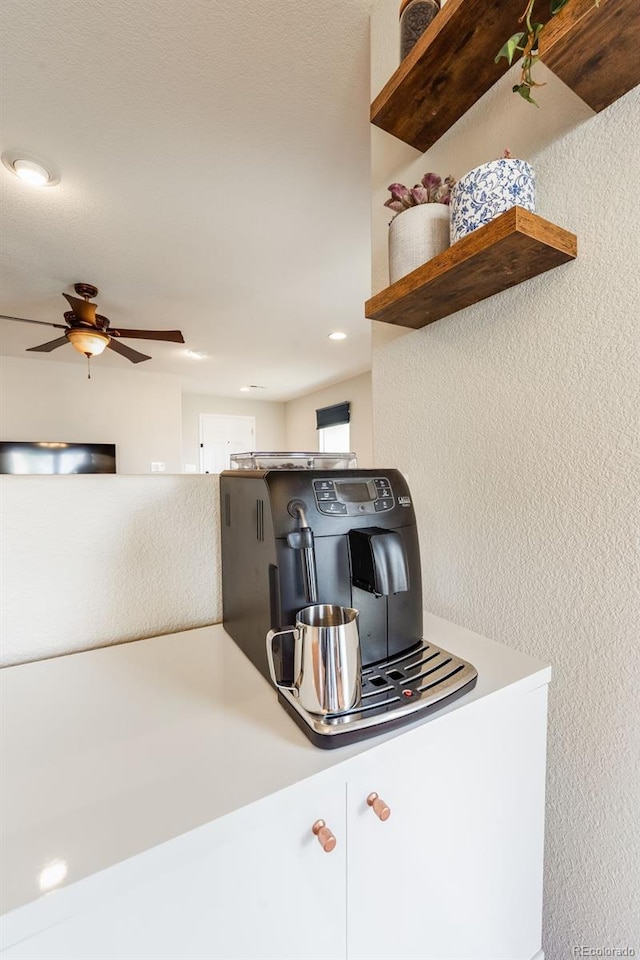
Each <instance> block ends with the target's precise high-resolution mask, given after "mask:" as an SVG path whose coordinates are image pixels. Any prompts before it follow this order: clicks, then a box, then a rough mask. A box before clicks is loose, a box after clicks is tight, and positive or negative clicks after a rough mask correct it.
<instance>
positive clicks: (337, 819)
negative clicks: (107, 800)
mask: <svg viewBox="0 0 640 960" xmlns="http://www.w3.org/2000/svg"><path fill="white" fill-rule="evenodd" d="M545 731H546V686H540V687H538V688H537V689H534V690H531V691H529V692H528V693H526V694H524V695H518V694H517V693H513V692H510V693H509V695H506V696H504V695H503V696H495V697H493V698H491V697H490V698H485V699H483V700H481V701H477V702H475V703H472V704H470V705H469V706H468V707H467V708H466V709H460V710H454V711H452V712H451V713H450V714H449V715H447V716H446V717H442V718H441V719H440V720H439V721H438V722H437V723H426V724H422V725H419V726H417V727H413V728H408V729H407V730H406V731H405V732H404V733H403V734H401V735H399V736H397V737H395V738H394V739H392V740H389V741H386V742H384V743H381V744H379V745H377V746H373V747H372V749H370V750H369V751H366V752H364V753H361V754H360V755H358V756H355V757H353V758H351V759H349V760H347V761H345V762H344V763H342V764H338V765H337V766H335V767H332V768H330V769H329V770H326V771H324V772H322V773H319V774H316V775H315V776H312V777H311V778H309V779H307V780H303V781H301V782H300V783H298V784H296V785H294V786H291V787H288V788H287V789H285V790H282V791H280V792H278V793H275V794H273V795H271V796H269V797H267V798H265V799H263V800H260V801H258V802H256V803H253V804H250V805H249V806H247V807H244V808H242V809H241V810H239V811H237V812H236V813H233V814H230V815H228V816H225V817H222V818H220V819H218V820H216V821H214V822H213V823H211V824H209V825H207V826H205V827H201V828H199V829H197V830H193V831H191V832H190V833H187V834H185V835H184V836H181V837H178V838H176V839H175V840H172V841H169V842H168V843H165V844H162V845H161V846H158V847H155V848H153V849H152V850H149V851H147V852H146V853H143V854H140V855H139V856H137V857H134V858H133V859H131V860H128V861H125V862H123V863H120V864H117V865H116V866H114V867H111V868H109V869H108V870H105V871H103V872H102V873H101V874H98V875H96V876H94V877H89V878H88V879H87V880H84V881H81V882H79V883H76V884H73V885H72V886H70V887H68V888H67V889H63V890H60V891H58V892H57V893H55V894H54V895H53V896H54V897H57V898H59V902H60V904H61V908H62V913H61V914H60V918H59V919H58V921H57V922H55V923H53V924H51V925H49V926H48V927H47V928H46V929H44V930H41V932H39V933H37V934H36V935H35V936H32V937H30V938H28V939H23V940H22V941H21V942H19V943H15V944H14V945H13V946H11V947H9V949H8V950H7V951H6V952H5V953H4V954H3V956H4V957H5V958H7V960H8V958H12V960H18V958H21V960H45V958H46V960H54V958H55V960H117V958H122V960H125V958H126V960H134V958H145V960H163V958H165V960H169V958H171V960H192V958H194V960H195V958H208V960H221V958H224V960H287V958H291V960H294V958H295V960H339V958H342V960H344V958H348V960H396V958H399V957H412V958H414V960H531V958H532V957H533V956H534V955H535V954H536V953H537V951H538V950H539V949H540V923H541V910H542V856H543V816H544V814H543V811H544V771H545ZM239 762H241V761H240V760H239ZM264 762H265V763H268V762H269V758H268V757H267V756H265V758H264ZM372 791H376V792H377V793H378V794H379V795H380V797H381V798H382V799H383V800H384V801H386V803H387V804H388V805H389V807H390V808H391V816H390V818H389V819H388V820H386V821H384V822H381V821H380V820H379V819H378V818H377V817H376V816H375V814H374V812H373V810H372V809H371V808H370V807H369V806H368V805H367V796H368V795H369V794H370V793H371V792H372ZM319 818H322V819H324V820H325V821H326V823H327V826H328V827H329V828H330V829H331V830H332V832H333V833H334V834H335V837H336V839H337V845H336V847H335V849H334V850H333V851H332V852H331V853H330V854H327V853H324V852H323V851H322V849H321V847H320V845H319V844H318V841H317V839H316V838H315V837H314V836H313V834H312V832H311V826H312V824H313V823H314V821H316V820H317V819H319ZM92 885H93V886H92ZM87 891H89V895H88V894H87ZM37 907H38V904H37V903H36V904H33V905H31V906H30V907H27V908H25V909H26V910H31V909H36V908H37Z"/></svg>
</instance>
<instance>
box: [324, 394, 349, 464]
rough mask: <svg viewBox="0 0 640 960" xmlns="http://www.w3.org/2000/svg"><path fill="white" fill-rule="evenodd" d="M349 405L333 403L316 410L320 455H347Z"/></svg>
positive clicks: (347, 403)
mask: <svg viewBox="0 0 640 960" xmlns="http://www.w3.org/2000/svg"><path fill="white" fill-rule="evenodd" d="M350 419H351V404H350V403H349V402H348V401H347V402H346V403H334V404H333V406H331V407H321V408H320V409H319V410H316V426H317V430H318V450H319V452H320V453H349V452H350V451H351V434H350Z"/></svg>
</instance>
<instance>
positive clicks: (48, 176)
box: [2, 150, 60, 187]
mask: <svg viewBox="0 0 640 960" xmlns="http://www.w3.org/2000/svg"><path fill="white" fill-rule="evenodd" d="M2 162H3V164H4V166H5V167H6V168H7V170H9V172H10V173H12V174H13V175H14V176H15V177H19V179H20V180H23V181H24V182H25V183H28V184H30V185H31V186H32V187H53V186H55V184H56V183H60V177H59V176H57V174H55V173H52V171H51V166H50V165H49V164H46V165H45V163H44V162H43V161H42V160H41V159H40V158H39V157H35V156H33V154H30V153H25V152H24V151H17V150H5V152H4V153H3V154H2Z"/></svg>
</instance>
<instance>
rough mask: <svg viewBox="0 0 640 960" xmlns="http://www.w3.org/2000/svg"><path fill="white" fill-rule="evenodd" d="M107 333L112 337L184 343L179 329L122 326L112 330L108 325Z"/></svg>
mask: <svg viewBox="0 0 640 960" xmlns="http://www.w3.org/2000/svg"><path fill="white" fill-rule="evenodd" d="M109 333H110V335H111V336H112V337H132V338H137V339H138V340H170V341H171V342H172V343H184V337H183V336H182V333H181V331H180V330H123V329H122V327H118V328H117V330H113V329H112V328H111V327H109Z"/></svg>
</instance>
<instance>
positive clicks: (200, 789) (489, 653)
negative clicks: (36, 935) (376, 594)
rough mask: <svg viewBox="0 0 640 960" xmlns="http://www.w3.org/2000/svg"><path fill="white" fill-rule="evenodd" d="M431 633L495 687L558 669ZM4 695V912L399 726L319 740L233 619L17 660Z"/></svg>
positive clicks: (449, 629) (437, 625)
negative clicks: (327, 745)
mask: <svg viewBox="0 0 640 960" xmlns="http://www.w3.org/2000/svg"><path fill="white" fill-rule="evenodd" d="M425 638H426V639H427V640H431V641H433V642H434V643H435V644H437V645H439V646H443V647H444V648H445V649H446V650H449V651H451V652H452V653H455V654H458V655H459V656H460V657H463V658H464V659H466V660H468V661H470V662H471V663H472V664H473V665H474V666H475V667H476V668H477V670H478V682H477V684H476V686H475V688H474V689H473V690H471V691H470V692H469V693H468V694H466V695H464V696H463V697H461V698H460V699H459V700H456V701H454V702H453V703H450V704H448V705H445V706H443V707H442V708H441V709H439V710H437V711H435V712H433V713H431V714H429V715H428V716H426V717H423V718H422V719H421V720H417V721H415V723H414V724H411V725H410V726H407V727H405V728H403V729H404V730H409V729H411V728H412V727H413V726H415V724H416V723H437V722H438V721H439V719H440V718H442V717H443V716H445V715H446V714H448V713H451V712H452V711H458V710H464V709H465V708H466V707H468V705H469V704H471V703H473V702H474V701H477V700H479V699H481V698H483V697H487V696H493V695H499V694H501V692H504V693H505V694H508V693H510V692H514V691H515V690H517V689H519V690H520V691H521V692H525V691H526V690H528V689H534V688H535V687H537V686H540V685H541V684H543V683H547V682H548V681H549V679H550V674H551V671H550V668H549V667H547V666H545V665H544V664H543V663H541V662H539V661H537V660H533V659H531V658H530V657H527V656H525V655H523V654H521V653H518V652H517V651H515V650H511V649H509V648H507V647H503V646H500V645H499V644H496V643H494V642H493V641H491V640H487V639H486V638H484V637H481V636H479V635H478V634H475V633H472V632H470V631H468V630H464V629H463V628H461V627H457V626H454V625H453V624H450V623H448V622H447V621H445V620H441V619H440V618H438V617H434V616H431V615H426V616H425ZM0 690H1V694H2V724H1V736H2V792H3V799H4V803H3V810H2V822H1V841H0V843H1V851H2V857H1V858H0V859H1V861H2V862H1V870H2V874H1V880H0V887H1V891H2V901H1V904H0V912H2V913H4V912H6V911H9V910H13V909H14V908H16V907H19V906H21V905H23V904H26V903H30V902H32V901H34V900H36V899H37V898H38V897H40V896H42V894H41V891H40V888H39V880H38V878H39V876H40V872H41V871H42V869H43V867H45V866H46V865H47V864H48V863H50V862H51V861H56V860H61V861H64V862H65V863H66V864H67V867H68V872H67V875H66V879H65V881H64V882H65V884H69V883H72V882H74V881H76V880H79V879H81V878H83V877H86V876H89V875H90V874H93V873H96V872H97V871H99V870H102V869H104V868H105V867H108V866H111V865H112V864H114V863H118V862H119V861H121V860H124V859H125V858H127V857H131V856H134V855H136V854H138V853H141V852H142V851H144V850H147V849H149V848H150V847H153V846H156V845H157V844H159V843H162V842H163V841H165V840H169V839H171V838H172V837H175V836H178V835H179V834H182V833H185V832H187V831H188V830H192V829H194V828H195V827H198V826H201V825H202V824H204V823H207V822H209V821H211V820H214V819H216V818H218V817H220V816H223V815H225V814H227V813H230V812H231V811H233V810H237V809H239V808H240V807H243V806H245V805H247V804H249V803H252V802H254V801H256V800H259V799H261V798H262V797H265V796H267V795H269V794H271V793H275V792H276V791H278V790H281V789H283V788H285V787H287V786H289V785H291V784H292V783H295V782H297V781H299V780H303V779H305V778H306V777H309V776H312V775H314V774H316V773H319V772H320V771H322V770H324V769H326V768H328V767H333V766H335V765H337V764H339V763H341V762H343V761H344V760H346V759H349V758H350V757H352V756H354V755H356V754H359V753H363V752H365V751H367V750H370V749H372V748H373V747H375V745H376V744H378V743H380V742H381V740H382V739H391V738H393V737H397V736H402V733H403V729H399V730H396V731H394V732H391V733H387V734H384V735H383V737H372V738H370V739H368V740H363V741H362V742H361V743H358V744H352V745H350V746H346V747H340V748H338V749H333V750H319V749H318V748H316V747H314V746H312V744H311V743H310V742H309V741H308V740H307V739H306V738H305V736H304V734H303V733H302V732H301V731H300V730H299V729H298V728H297V727H296V725H295V724H294V722H293V721H292V720H291V719H290V718H289V716H288V715H287V714H286V713H285V711H284V710H283V709H282V707H281V706H280V705H279V704H278V702H277V698H276V693H275V690H274V689H273V688H272V687H271V686H270V685H269V684H268V683H267V682H266V680H264V679H263V677H262V676H261V675H260V674H259V673H258V671H257V670H256V669H255V668H254V667H253V665H252V664H251V663H250V662H249V661H248V660H247V659H246V658H245V656H244V654H243V653H242V652H241V651H240V650H239V648H238V647H236V645H235V644H234V643H233V641H232V640H231V639H230V638H229V637H228V635H227V634H226V633H225V631H224V629H223V628H222V626H221V625H216V626H211V627H203V628H200V629H198V630H191V631H187V632H184V633H177V634H172V635H169V636H164V637H154V638H151V639H149V640H139V641H136V642H134V643H126V644H119V645H117V646H112V647H104V648H102V649H99V650H91V651H89V652H87V653H76V654H72V655H71V656H66V657H59V658H55V659H51V660H41V661H38V662H35V663H29V664H23V665H21V666H16V667H8V668H6V669H5V670H3V671H2V672H1V673H0Z"/></svg>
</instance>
